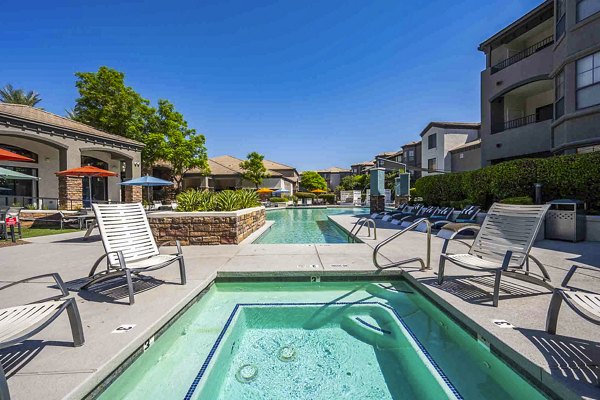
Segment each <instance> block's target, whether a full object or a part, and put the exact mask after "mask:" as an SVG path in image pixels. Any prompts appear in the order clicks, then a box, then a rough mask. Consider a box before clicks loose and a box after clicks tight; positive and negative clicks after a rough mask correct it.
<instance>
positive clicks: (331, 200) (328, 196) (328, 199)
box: [318, 193, 335, 204]
mask: <svg viewBox="0 0 600 400" xmlns="http://www.w3.org/2000/svg"><path fill="white" fill-rule="evenodd" d="M318 197H319V198H320V199H322V200H323V201H324V202H325V203H327V204H335V194H333V193H325V194H322V195H320V196H318Z"/></svg>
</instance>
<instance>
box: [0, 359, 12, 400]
mask: <svg viewBox="0 0 600 400" xmlns="http://www.w3.org/2000/svg"><path fill="white" fill-rule="evenodd" d="M0 399H1V400H10V393H9V392H8V382H7V381H6V375H4V369H2V363H0Z"/></svg>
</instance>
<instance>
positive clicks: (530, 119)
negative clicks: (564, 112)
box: [492, 104, 553, 133]
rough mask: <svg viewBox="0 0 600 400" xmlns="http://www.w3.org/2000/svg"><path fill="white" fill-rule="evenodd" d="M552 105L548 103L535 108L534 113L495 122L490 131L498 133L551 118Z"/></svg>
mask: <svg viewBox="0 0 600 400" xmlns="http://www.w3.org/2000/svg"><path fill="white" fill-rule="evenodd" d="M552 110H553V105H552V104H548V105H545V106H543V107H540V108H538V109H537V110H536V113H535V114H531V115H526V116H525V117H521V118H515V119H512V120H510V121H505V122H504V123H502V124H497V125H495V126H494V127H493V128H492V133H499V132H503V131H507V130H509V129H514V128H520V127H521V126H525V125H529V124H535V123H538V122H542V121H548V120H551V119H552Z"/></svg>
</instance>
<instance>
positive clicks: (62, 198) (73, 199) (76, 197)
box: [58, 176, 83, 210]
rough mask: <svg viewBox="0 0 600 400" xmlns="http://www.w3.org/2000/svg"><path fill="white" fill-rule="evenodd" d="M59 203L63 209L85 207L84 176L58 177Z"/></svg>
mask: <svg viewBox="0 0 600 400" xmlns="http://www.w3.org/2000/svg"><path fill="white" fill-rule="evenodd" d="M58 204H59V208H60V209H62V210H77V209H80V208H82V207H83V180H82V178H78V177H73V176H59V177H58Z"/></svg>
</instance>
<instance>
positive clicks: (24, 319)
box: [0, 273, 85, 400]
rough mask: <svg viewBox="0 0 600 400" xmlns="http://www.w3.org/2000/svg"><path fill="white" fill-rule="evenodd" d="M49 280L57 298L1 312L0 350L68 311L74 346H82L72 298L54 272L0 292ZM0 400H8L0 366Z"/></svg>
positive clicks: (6, 385)
mask: <svg viewBox="0 0 600 400" xmlns="http://www.w3.org/2000/svg"><path fill="white" fill-rule="evenodd" d="M46 277H52V278H53V279H54V281H55V282H56V286H57V287H58V289H59V290H60V291H61V294H60V295H57V296H53V297H50V298H46V299H42V300H38V301H36V302H34V303H30V304H26V305H22V306H16V307H10V308H3V309H0V349H4V348H6V347H10V346H13V345H15V344H18V343H21V342H23V341H24V340H26V339H28V338H30V337H32V336H33V335H35V334H37V333H38V332H40V331H42V330H43V329H44V328H46V327H47V326H48V325H50V324H51V323H52V322H54V320H55V319H56V318H58V317H59V316H60V314H62V312H63V311H65V310H66V311H67V315H68V316H69V322H70V324H71V334H72V335H73V345H74V346H75V347H78V346H81V345H83V343H84V341H85V339H84V337H83V327H82V325H81V317H80V316H79V310H78V309H77V303H76V302H75V299H74V298H72V297H70V298H67V299H65V298H64V297H66V296H68V295H69V291H68V290H67V289H66V287H65V285H64V283H63V281H62V279H61V277H60V275H58V274H56V273H52V274H44V275H38V276H34V277H31V278H27V279H23V280H20V281H17V282H13V283H10V284H8V285H5V286H3V287H0V291H1V290H4V289H7V288H9V287H12V286H15V285H18V284H21V283H25V282H29V281H32V280H35V279H39V278H46ZM0 399H2V400H9V399H10V393H9V391H8V383H7V381H6V376H5V374H4V370H3V368H2V365H0Z"/></svg>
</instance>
